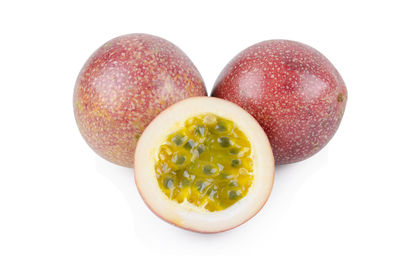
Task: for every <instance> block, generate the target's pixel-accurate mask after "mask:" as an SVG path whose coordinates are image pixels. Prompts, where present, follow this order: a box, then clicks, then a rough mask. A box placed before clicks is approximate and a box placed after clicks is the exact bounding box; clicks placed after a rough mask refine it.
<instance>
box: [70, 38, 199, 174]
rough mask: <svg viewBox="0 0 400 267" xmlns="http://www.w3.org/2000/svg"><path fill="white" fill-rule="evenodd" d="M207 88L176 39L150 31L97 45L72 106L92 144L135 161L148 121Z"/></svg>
mask: <svg viewBox="0 0 400 267" xmlns="http://www.w3.org/2000/svg"><path fill="white" fill-rule="evenodd" d="M205 95H207V91H206V88H205V85H204V82H203V79H202V78H201V76H200V73H199V72H198V71H197V69H196V67H195V66H194V65H193V63H192V62H191V61H190V59H189V58H188V57H187V56H186V55H185V54H184V53H183V52H182V50H180V49H179V48H178V47H176V46H175V45H174V44H172V43H170V42H168V41H166V40H164V39H162V38H159V37H156V36H152V35H147V34H130V35H124V36H120V37H117V38H115V39H112V40H111V41H109V42H107V43H105V44H104V45H103V46H101V47H100V48H99V49H97V50H96V51H95V52H94V53H93V55H92V56H91V57H90V58H89V59H88V61H87V62H86V64H85V65H84V66H83V68H82V70H81V72H80V74H79V76H78V79H77V81H76V85H75V91H74V112H75V119H76V122H77V124H78V127H79V130H80V132H81V134H82V136H83V137H84V139H85V140H86V142H87V143H88V144H89V146H90V147H91V148H92V149H93V150H94V151H95V152H96V153H98V154H99V155H100V156H102V157H103V158H105V159H107V160H109V161H111V162H113V163H116V164H119V165H122V166H126V167H133V160H134V152H135V147H136V143H137V141H138V139H139V137H140V135H141V134H142V132H143V130H144V129H145V128H146V126H147V125H148V124H149V123H150V122H151V120H153V119H154V118H155V117H156V116H157V115H158V114H159V113H160V112H161V111H163V110H164V109H166V108H167V107H169V106H170V105H172V104H174V103H176V102H178V101H180V100H183V99H185V98H188V97H192V96H205Z"/></svg>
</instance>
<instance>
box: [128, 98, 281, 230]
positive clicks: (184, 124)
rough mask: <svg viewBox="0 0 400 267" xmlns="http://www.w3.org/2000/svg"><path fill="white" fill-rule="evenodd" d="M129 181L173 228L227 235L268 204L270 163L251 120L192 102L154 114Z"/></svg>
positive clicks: (230, 107) (217, 104)
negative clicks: (132, 178) (230, 230)
mask: <svg viewBox="0 0 400 267" xmlns="http://www.w3.org/2000/svg"><path fill="white" fill-rule="evenodd" d="M134 170H135V180H136V185H137V188H138V190H139V192H140V194H141V196H142V198H143V200H144V201H145V203H146V204H147V205H148V206H149V207H150V209H151V210H152V211H153V212H154V213H155V214H156V215H158V216H159V217H161V218H162V219H164V220H166V221H167V222H170V223H172V224H174V225H176V226H179V227H182V228H185V229H188V230H192V231H197V232H205V233H215V232H221V231H226V230H229V229H232V228H234V227H236V226H238V225H240V224H242V223H244V222H246V221H247V220H249V219H250V218H251V217H253V216H254V215H255V214H256V213H257V212H258V211H259V210H260V209H261V208H262V207H263V205H264V204H265V202H266V201H267V199H268V197H269V195H270V192H271V189H272V184H273V178H274V158H273V155H272V150H271V147H270V145H269V142H268V138H267V136H266V134H265V132H264V131H263V129H262V128H261V127H260V125H259V124H258V123H257V121H256V120H255V119H254V118H253V117H252V116H251V115H250V114H249V113H247V112H246V111H245V110H243V109H242V108H240V107H239V106H237V105H235V104H233V103H231V102H228V101H225V100H222V99H218V98H213V97H192V98H189V99H186V100H183V101H181V102H178V103H176V104H174V105H172V106H171V107H169V108H168V109H166V110H164V111H163V112H161V114H160V115H158V116H157V117H156V118H155V119H154V120H153V121H152V122H151V123H150V125H149V126H148V127H147V128H146V129H145V131H144V132H143V134H142V136H141V137H140V139H139V142H138V144H137V147H136V153H135V167H134Z"/></svg>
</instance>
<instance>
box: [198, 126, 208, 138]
mask: <svg viewBox="0 0 400 267" xmlns="http://www.w3.org/2000/svg"><path fill="white" fill-rule="evenodd" d="M205 131H206V129H205V127H204V126H203V125H200V126H197V128H196V134H199V135H201V136H204V133H205Z"/></svg>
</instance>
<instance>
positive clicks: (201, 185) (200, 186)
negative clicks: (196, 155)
mask: <svg viewBox="0 0 400 267" xmlns="http://www.w3.org/2000/svg"><path fill="white" fill-rule="evenodd" d="M196 187H197V190H199V191H200V192H202V191H203V190H204V189H205V187H206V184H205V183H204V182H203V181H201V180H200V181H197V183H196Z"/></svg>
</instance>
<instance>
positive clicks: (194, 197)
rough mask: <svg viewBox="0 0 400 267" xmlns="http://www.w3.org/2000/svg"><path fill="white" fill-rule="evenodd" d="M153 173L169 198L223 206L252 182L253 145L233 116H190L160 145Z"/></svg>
mask: <svg viewBox="0 0 400 267" xmlns="http://www.w3.org/2000/svg"><path fill="white" fill-rule="evenodd" d="M155 171H156V174H157V180H158V184H159V186H160V188H161V190H162V191H163V192H164V193H165V195H166V196H167V197H168V198H170V199H172V200H175V201H177V202H178V203H182V202H184V201H188V202H190V203H192V204H193V205H195V206H197V207H203V208H205V209H206V210H208V211H218V210H223V209H226V208H227V207H229V206H231V205H233V204H234V203H236V202H237V201H238V200H239V199H241V198H242V197H244V196H245V195H246V194H247V191H248V189H249V187H250V186H251V184H252V181H253V156H252V153H251V145H250V142H249V140H248V139H247V137H246V136H245V134H244V133H243V132H242V131H241V130H240V129H238V128H237V126H236V125H235V124H234V123H233V122H232V121H230V120H226V119H224V118H221V117H218V116H215V115H213V114H204V115H200V116H196V117H192V118H190V119H188V120H187V121H185V124H184V127H182V128H181V129H178V130H177V131H175V132H174V133H172V134H170V135H169V136H168V137H167V138H166V140H165V142H164V143H163V144H162V145H161V146H160V150H159V152H158V159H157V162H156V164H155Z"/></svg>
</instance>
